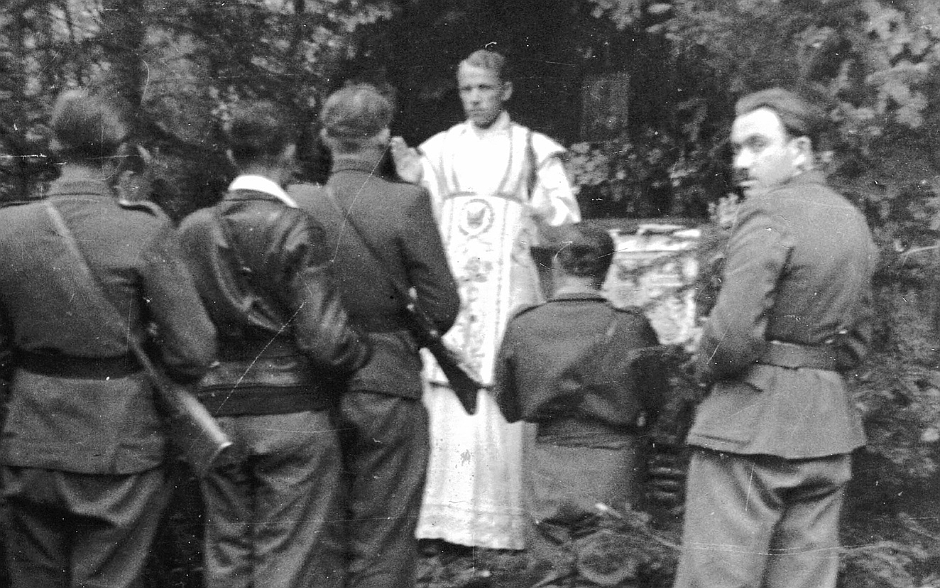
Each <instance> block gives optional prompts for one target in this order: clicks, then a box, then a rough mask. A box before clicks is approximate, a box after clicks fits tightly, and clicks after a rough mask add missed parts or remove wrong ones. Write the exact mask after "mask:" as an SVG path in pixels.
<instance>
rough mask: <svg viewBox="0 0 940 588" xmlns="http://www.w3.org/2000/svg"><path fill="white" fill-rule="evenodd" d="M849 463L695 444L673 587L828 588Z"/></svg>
mask: <svg viewBox="0 0 940 588" xmlns="http://www.w3.org/2000/svg"><path fill="white" fill-rule="evenodd" d="M851 465H852V463H851V456H850V455H833V456H829V457H824V458H815V459H800V460H791V459H784V458H781V457H776V456H770V455H738V454H731V453H721V452H717V451H711V450H707V449H697V450H696V451H695V453H694V454H693V456H692V461H691V464H690V468H689V477H688V481H687V485H688V488H687V494H686V496H687V497H688V498H687V499H686V513H685V522H684V527H683V542H682V556H681V558H680V561H679V570H678V572H677V575H676V582H675V585H674V586H675V588H834V587H835V585H836V577H837V575H838V571H839V514H840V511H841V508H842V502H843V497H844V494H845V485H846V484H847V483H848V481H849V479H850V478H851V469H852V468H851Z"/></svg>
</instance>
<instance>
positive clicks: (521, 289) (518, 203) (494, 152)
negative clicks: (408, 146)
mask: <svg viewBox="0 0 940 588" xmlns="http://www.w3.org/2000/svg"><path fill="white" fill-rule="evenodd" d="M421 152H422V155H423V157H422V166H423V171H424V175H423V180H422V184H423V185H424V186H425V187H426V188H427V189H428V190H429V192H430V193H431V197H432V202H433V204H434V208H435V214H436V215H437V217H438V221H439V225H440V230H441V235H442V238H443V242H444V246H445V249H446V250H447V254H448V259H449V262H450V265H451V271H452V272H453V274H454V276H455V277H456V278H457V283H458V284H459V287H460V296H461V311H460V314H459V315H458V318H457V322H456V323H455V325H454V327H453V328H452V329H451V330H450V331H449V332H448V333H447V335H446V338H447V339H448V341H449V342H450V343H451V344H452V345H453V346H454V347H456V348H458V349H462V350H463V351H464V353H465V354H466V355H467V356H468V358H469V359H470V361H471V362H472V363H473V364H474V365H475V367H476V368H477V369H478V371H479V373H480V375H481V376H482V378H483V379H484V381H485V382H486V383H487V385H491V384H492V383H493V367H494V364H495V358H496V352H497V350H498V348H499V342H500V339H501V338H502V334H503V329H504V328H505V326H506V323H507V321H508V320H509V317H510V316H511V315H512V313H513V311H514V309H515V308H517V307H518V306H520V305H524V304H533V303H537V302H541V301H542V292H541V289H540V285H539V280H538V272H537V268H536V266H535V263H534V261H533V259H532V256H531V254H530V247H531V246H532V245H535V244H538V242H539V239H540V229H541V228H542V227H545V226H551V227H557V226H561V225H564V224H568V223H573V222H577V221H579V220H580V212H579V210H578V205H577V202H576V201H575V199H574V196H573V194H572V192H571V188H570V186H569V184H568V181H567V178H566V176H565V173H564V168H563V166H562V163H561V160H560V159H559V157H558V156H559V155H561V154H562V153H563V152H564V150H563V148H562V147H561V146H560V145H558V144H557V143H555V142H554V141H552V140H551V139H549V138H548V137H546V136H545V135H542V134H539V133H533V132H532V131H530V130H529V129H527V128H525V127H523V126H521V125H517V124H515V123H512V122H511V121H510V120H509V117H508V115H507V114H506V113H503V114H502V115H500V118H499V119H498V120H497V121H496V122H495V123H494V125H493V126H492V127H491V128H489V129H485V130H480V129H477V128H476V127H474V126H472V125H471V124H470V123H463V124H460V125H456V126H454V127H452V128H451V129H449V130H448V131H445V132H443V133H439V134H438V135H435V136H434V137H432V138H431V139H429V140H428V141H426V142H425V143H424V144H422V145H421ZM424 362H425V379H426V394H425V403H426V404H427V407H428V410H429V413H430V417H431V437H432V439H431V442H432V446H431V460H430V466H429V469H428V482H427V485H426V488H425V495H424V504H423V506H422V513H421V517H420V520H419V524H418V531H417V534H418V537H420V538H438V539H444V540H446V541H449V542H452V543H458V544H462V545H476V546H480V547H489V548H497V549H521V548H522V547H523V531H524V530H523V526H524V511H523V508H522V492H521V485H522V471H521V469H522V437H523V425H522V424H521V423H517V424H513V425H510V424H508V423H506V421H505V420H504V419H503V418H502V415H501V414H500V413H499V410H498V408H497V407H496V404H495V402H494V401H493V399H492V396H491V394H490V393H489V392H481V393H480V397H479V401H478V412H477V414H476V415H473V416H469V415H467V414H466V413H465V412H464V411H463V409H462V408H461V407H460V404H459V403H458V401H457V399H456V397H455V396H454V395H453V392H451V391H450V390H449V389H448V388H447V379H446V378H445V377H444V375H443V373H441V371H440V369H439V368H438V367H437V365H436V364H435V363H434V360H433V358H432V357H431V356H430V354H427V353H425V355H424Z"/></svg>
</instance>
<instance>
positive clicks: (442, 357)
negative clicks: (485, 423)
mask: <svg viewBox="0 0 940 588" xmlns="http://www.w3.org/2000/svg"><path fill="white" fill-rule="evenodd" d="M325 197H326V199H327V201H328V202H329V203H330V205H331V206H333V208H335V209H336V211H337V212H338V213H339V215H340V217H341V218H343V219H344V220H345V221H346V225H347V226H348V227H349V228H350V229H352V232H353V233H355V234H356V236H357V237H358V238H359V241H360V242H361V243H362V244H363V245H364V246H365V248H366V249H367V250H368V251H369V253H370V254H371V255H372V257H374V258H375V260H376V261H377V262H379V267H382V268H384V267H387V264H385V263H384V258H383V257H382V254H381V253H379V252H378V251H377V250H376V248H375V246H374V245H373V244H372V243H371V242H370V241H369V240H368V239H366V237H365V235H364V234H363V233H362V231H360V230H359V227H358V226H356V223H355V221H353V217H352V215H350V214H349V213H348V212H346V211H345V210H344V209H343V207H342V206H340V204H339V202H338V201H337V200H336V196H335V195H334V194H333V190H331V189H330V188H329V187H327V188H326V190H325ZM385 278H386V279H387V280H388V281H389V282H390V283H391V285H392V288H394V289H395V292H396V293H397V294H398V297H399V298H400V299H401V300H402V301H403V303H404V308H405V312H406V313H407V315H408V319H409V322H410V323H411V324H410V327H411V332H412V333H413V334H414V336H415V338H416V339H417V340H418V343H419V344H420V345H421V346H422V347H424V348H425V349H427V350H428V351H430V352H431V355H433V356H434V359H435V360H436V361H437V365H439V366H440V368H441V371H442V372H444V375H445V376H446V377H447V383H448V384H449V385H450V388H451V389H452V390H453V391H454V394H456V395H457V400H459V401H460V405H461V406H463V409H464V410H465V411H467V414H474V413H475V412H476V411H477V394H478V393H479V391H480V390H482V389H484V388H486V385H485V384H484V383H483V382H482V378H480V376H479V375H478V374H477V372H476V368H474V367H473V366H472V365H471V364H470V362H469V361H468V360H467V358H466V357H465V356H464V354H463V353H461V352H460V351H459V350H457V349H454V348H452V347H451V346H450V345H448V343H447V341H445V340H444V334H443V333H441V331H440V329H438V328H437V326H436V325H435V324H434V321H432V320H431V318H430V317H429V316H428V314H427V311H425V310H424V309H423V308H421V304H420V302H419V301H418V298H417V295H416V294H415V292H414V290H413V289H412V288H409V287H408V286H407V285H405V284H404V283H402V281H401V280H399V279H398V278H397V276H394V275H392V273H391V272H388V271H386V272H385Z"/></svg>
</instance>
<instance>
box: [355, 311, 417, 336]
mask: <svg viewBox="0 0 940 588" xmlns="http://www.w3.org/2000/svg"><path fill="white" fill-rule="evenodd" d="M349 318H350V320H351V321H352V323H353V324H354V325H356V326H357V327H359V328H360V329H362V330H363V331H366V332H367V333H390V332H392V331H407V330H408V318H407V317H406V316H405V315H403V314H401V313H399V314H378V315H368V314H353V315H350V317H349Z"/></svg>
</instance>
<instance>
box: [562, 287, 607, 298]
mask: <svg viewBox="0 0 940 588" xmlns="http://www.w3.org/2000/svg"><path fill="white" fill-rule="evenodd" d="M552 300H607V299H606V298H604V296H603V295H602V294H601V293H600V292H599V291H597V290H595V289H594V288H586V287H584V288H582V287H577V286H571V287H568V288H559V289H558V290H556V291H555V293H554V294H553V295H552Z"/></svg>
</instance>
